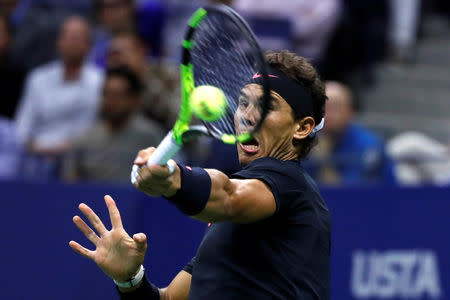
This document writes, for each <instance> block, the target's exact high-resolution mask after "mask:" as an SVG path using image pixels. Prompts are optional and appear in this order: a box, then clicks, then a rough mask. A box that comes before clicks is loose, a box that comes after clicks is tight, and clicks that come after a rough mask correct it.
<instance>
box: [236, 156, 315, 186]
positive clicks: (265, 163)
mask: <svg viewBox="0 0 450 300" xmlns="http://www.w3.org/2000/svg"><path fill="white" fill-rule="evenodd" d="M305 175H306V173H305V171H304V169H303V168H302V166H301V164H300V162H299V161H298V160H279V159H276V158H273V157H261V158H258V159H255V160H254V161H252V162H251V163H250V164H248V165H247V166H245V167H244V168H243V169H242V170H241V171H239V172H236V173H235V174H233V175H232V177H235V178H239V177H241V178H252V177H254V178H256V179H258V178H262V177H266V178H267V179H268V180H273V181H277V182H278V184H286V185H292V186H297V187H303V186H308V185H309V181H308V180H307V178H306V176H305Z"/></svg>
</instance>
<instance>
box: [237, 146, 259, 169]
mask: <svg viewBox="0 0 450 300" xmlns="http://www.w3.org/2000/svg"><path fill="white" fill-rule="evenodd" d="M259 154H260V147H259V145H245V144H240V143H239V144H238V156H239V162H240V164H241V165H243V166H245V165H248V164H249V163H251V162H252V161H253V160H255V159H256V158H258V157H260V155H259Z"/></svg>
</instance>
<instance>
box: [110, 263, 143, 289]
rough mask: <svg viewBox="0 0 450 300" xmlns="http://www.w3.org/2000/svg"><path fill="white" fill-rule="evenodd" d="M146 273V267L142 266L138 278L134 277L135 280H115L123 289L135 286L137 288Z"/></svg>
mask: <svg viewBox="0 0 450 300" xmlns="http://www.w3.org/2000/svg"><path fill="white" fill-rule="evenodd" d="M144 271H145V269H144V266H143V265H141V267H140V269H139V271H138V273H137V274H136V276H134V277H133V278H131V279H129V280H127V281H125V282H120V281H117V280H114V283H115V284H116V285H117V286H118V287H121V288H131V287H133V286H136V285H137V284H138V283H139V282H140V281H141V280H142V278H143V277H144V273H145V272H144Z"/></svg>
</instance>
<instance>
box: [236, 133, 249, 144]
mask: <svg viewBox="0 0 450 300" xmlns="http://www.w3.org/2000/svg"><path fill="white" fill-rule="evenodd" d="M251 138H252V136H251V134H250V133H248V132H246V133H242V134H240V135H238V137H237V140H238V141H239V142H240V143H245V142H247V141H249V140H250V139H251Z"/></svg>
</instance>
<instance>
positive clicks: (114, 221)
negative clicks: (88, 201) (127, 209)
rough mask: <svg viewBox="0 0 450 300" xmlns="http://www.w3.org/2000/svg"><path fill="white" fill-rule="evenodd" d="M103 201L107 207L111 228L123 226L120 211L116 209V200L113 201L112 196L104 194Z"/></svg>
mask: <svg viewBox="0 0 450 300" xmlns="http://www.w3.org/2000/svg"><path fill="white" fill-rule="evenodd" d="M105 202H106V206H107V207H108V211H109V217H110V219H111V225H112V228H113V229H114V228H123V226H122V219H121V218H120V212H119V209H117V206H116V202H114V200H113V198H112V197H111V196H109V195H106V196H105Z"/></svg>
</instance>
